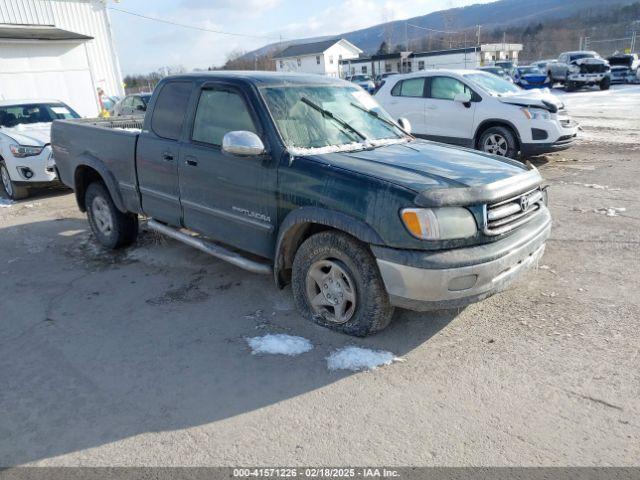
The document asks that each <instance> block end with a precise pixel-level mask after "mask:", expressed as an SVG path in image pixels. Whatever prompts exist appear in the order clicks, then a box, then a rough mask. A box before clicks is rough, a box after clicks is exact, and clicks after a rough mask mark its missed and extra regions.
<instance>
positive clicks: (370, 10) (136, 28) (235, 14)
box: [108, 0, 495, 75]
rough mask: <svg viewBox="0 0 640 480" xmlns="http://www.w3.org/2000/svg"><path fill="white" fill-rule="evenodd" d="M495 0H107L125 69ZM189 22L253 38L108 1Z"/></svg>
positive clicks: (211, 60) (209, 57) (197, 60)
mask: <svg viewBox="0 0 640 480" xmlns="http://www.w3.org/2000/svg"><path fill="white" fill-rule="evenodd" d="M490 1H495V0H324V1H321V0H120V1H119V2H116V1H115V0H112V1H110V2H109V3H108V5H109V7H111V10H110V11H109V15H110V18H111V25H112V29H113V35H114V37H115V42H116V47H117V50H118V56H119V59H120V66H121V68H122V71H123V73H124V74H125V75H127V74H136V73H148V72H151V71H154V70H157V69H158V68H160V67H164V66H178V65H181V66H183V67H185V68H186V69H187V70H192V69H194V68H206V67H208V66H211V65H223V64H224V62H225V60H226V59H227V56H228V55H229V54H230V53H232V52H234V51H239V50H244V51H250V50H253V49H255V48H259V47H261V46H263V45H266V44H268V43H274V42H277V41H278V40H279V38H280V37H281V36H282V38H283V39H285V40H286V39H296V38H306V37H314V36H323V35H336V34H339V33H344V32H348V31H351V30H357V29H359V28H365V27H369V26H373V25H376V24H379V23H383V22H387V21H391V20H401V19H404V18H410V17H415V16H418V15H424V14H427V13H430V12H434V11H438V10H443V9H447V8H453V7H461V6H466V5H471V4H474V3H489V2H490ZM116 8H117V9H122V10H127V11H130V12H135V13H138V14H141V15H145V16H148V17H154V18H160V19H163V20H168V21H171V22H177V23H183V24H188V25H192V26H195V27H199V28H203V29H207V30H218V31H225V32H232V33H239V34H245V35H249V36H251V35H253V36H255V37H258V38H251V37H243V36H232V35H221V34H215V33H210V32H205V31H198V30H191V29H185V28H182V27H178V26H174V25H168V24H164V23H159V22H155V21H151V20H147V19H144V18H140V17H136V16H133V15H129V14H126V13H123V12H120V11H116V10H114V9H116Z"/></svg>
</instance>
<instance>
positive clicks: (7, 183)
mask: <svg viewBox="0 0 640 480" xmlns="http://www.w3.org/2000/svg"><path fill="white" fill-rule="evenodd" d="M0 179H1V180H2V181H1V182H0V183H2V190H3V191H4V193H5V195H6V196H7V197H9V198H10V199H11V200H22V199H23V198H27V197H28V196H29V189H28V188H27V187H19V186H18V185H16V184H15V182H14V181H13V180H11V176H10V175H9V170H8V169H7V166H6V165H5V164H4V163H2V162H0Z"/></svg>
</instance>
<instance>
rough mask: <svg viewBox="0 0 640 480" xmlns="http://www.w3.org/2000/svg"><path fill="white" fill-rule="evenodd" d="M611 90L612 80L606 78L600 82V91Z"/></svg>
mask: <svg viewBox="0 0 640 480" xmlns="http://www.w3.org/2000/svg"><path fill="white" fill-rule="evenodd" d="M609 88H611V78H609V77H604V78H603V79H602V81H601V82H600V90H609Z"/></svg>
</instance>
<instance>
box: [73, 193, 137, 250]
mask: <svg viewBox="0 0 640 480" xmlns="http://www.w3.org/2000/svg"><path fill="white" fill-rule="evenodd" d="M85 205H86V206H87V217H88V218H89V225H90V226H91V231H92V232H93V234H94V235H95V237H96V238H97V239H98V241H99V242H100V243H101V244H102V245H104V246H105V247H107V248H110V249H116V248H121V247H126V246H127V245H130V244H132V243H133V242H135V240H136V238H137V237H138V216H137V215H135V214H133V213H122V212H121V211H120V210H118V209H117V208H116V206H115V204H114V203H113V200H112V199H111V195H110V194H109V191H108V190H107V188H106V187H105V186H104V185H103V184H102V183H98V182H94V183H92V184H91V185H89V187H88V188H87V192H86V194H85Z"/></svg>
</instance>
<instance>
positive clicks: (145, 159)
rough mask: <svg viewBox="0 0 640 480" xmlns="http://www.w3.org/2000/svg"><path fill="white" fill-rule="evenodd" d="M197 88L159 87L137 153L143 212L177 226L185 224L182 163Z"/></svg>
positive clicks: (185, 84)
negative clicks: (182, 145)
mask: <svg viewBox="0 0 640 480" xmlns="http://www.w3.org/2000/svg"><path fill="white" fill-rule="evenodd" d="M193 85H194V84H193V81H190V80H182V79H176V80H170V81H167V82H165V83H164V84H163V85H161V86H160V87H159V89H160V90H159V92H158V94H157V96H156V97H155V98H154V99H153V100H152V102H151V104H150V109H149V114H150V116H149V115H148V116H147V117H145V128H144V129H143V130H142V133H141V134H140V137H139V140H138V146H137V152H136V167H137V173H138V185H139V189H140V196H141V200H142V210H143V211H144V212H145V213H146V214H147V215H149V216H150V217H153V218H155V219H156V220H160V221H161V222H165V223H168V224H170V225H174V226H179V225H181V222H182V207H181V206H180V188H179V182H178V161H179V158H180V141H181V138H182V136H183V131H184V129H185V125H186V122H185V118H186V114H187V109H188V106H189V102H190V99H191V95H192V91H193V89H194V87H193Z"/></svg>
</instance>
